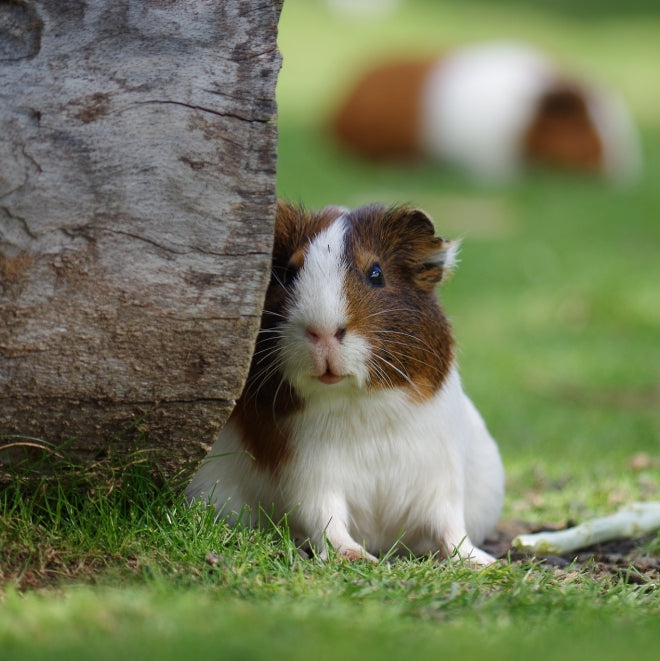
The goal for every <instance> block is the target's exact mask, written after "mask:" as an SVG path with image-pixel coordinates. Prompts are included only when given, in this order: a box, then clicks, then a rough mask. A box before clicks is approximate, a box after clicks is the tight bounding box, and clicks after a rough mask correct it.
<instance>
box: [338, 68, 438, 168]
mask: <svg viewBox="0 0 660 661" xmlns="http://www.w3.org/2000/svg"><path fill="white" fill-rule="evenodd" d="M436 61H437V58H435V57H433V58H426V59H418V60H409V61H397V62H388V63H384V64H381V65H379V66H377V67H375V68H373V69H371V70H370V71H368V72H367V73H366V74H365V75H364V76H363V77H362V78H361V79H360V80H358V82H357V84H356V85H355V87H354V88H353V89H352V91H351V92H350V93H349V95H348V97H347V98H346V100H345V101H344V103H343V104H342V106H341V107H340V109H339V111H338V112H337V114H336V116H335V118H334V121H333V129H334V132H335V134H336V135H337V137H338V138H339V140H340V142H341V143H343V144H344V145H345V146H347V147H349V148H350V149H352V150H353V151H356V152H358V153H359V154H361V155H362V156H365V157H367V158H371V159H374V160H388V159H392V160H411V159H415V158H418V157H419V156H420V144H419V124H420V115H421V97H422V89H423V86H424V81H425V79H426V76H427V74H428V72H429V69H430V68H431V67H432V66H433V65H434V64H435V63H436Z"/></svg>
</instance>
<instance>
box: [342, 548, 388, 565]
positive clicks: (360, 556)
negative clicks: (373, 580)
mask: <svg viewBox="0 0 660 661" xmlns="http://www.w3.org/2000/svg"><path fill="white" fill-rule="evenodd" d="M337 556H338V557H339V558H343V559H344V560H348V561H349V562H355V561H356V560H369V562H378V558H376V557H375V556H373V555H371V553H369V552H368V551H367V550H366V549H363V548H361V547H358V548H355V549H354V548H350V549H346V548H344V549H339V551H337Z"/></svg>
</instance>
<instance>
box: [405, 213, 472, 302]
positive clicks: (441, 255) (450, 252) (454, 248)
mask: <svg viewBox="0 0 660 661" xmlns="http://www.w3.org/2000/svg"><path fill="white" fill-rule="evenodd" d="M404 222H405V224H406V225H407V229H406V231H407V233H408V236H416V237H417V239H416V240H415V241H413V242H412V243H413V245H414V247H415V253H416V254H415V261H416V262H417V268H416V274H415V282H416V284H417V286H419V287H421V288H422V289H426V290H429V291H431V290H432V289H433V288H434V287H435V285H436V284H437V283H438V282H440V280H442V279H443V278H444V277H445V276H446V275H448V274H449V273H450V272H451V271H453V269H454V267H455V266H456V264H457V263H458V248H459V246H460V241H446V240H445V239H443V238H441V237H439V236H435V227H434V225H433V221H432V220H431V219H430V218H429V216H428V215H427V214H426V213H425V212H424V211H422V210H421V209H410V210H408V211H407V213H406V214H405V221H404Z"/></svg>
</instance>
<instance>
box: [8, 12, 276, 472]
mask: <svg viewBox="0 0 660 661" xmlns="http://www.w3.org/2000/svg"><path fill="white" fill-rule="evenodd" d="M280 8H281V2H280V0H223V1H222V2H218V1H216V0H142V1H141V2H138V1H137V0H124V1H121V0H85V1H83V0H43V1H41V2H39V1H34V2H32V1H30V0H0V435H5V436H4V439H3V438H0V461H3V460H4V461H7V460H8V459H11V457H12V456H13V455H12V452H11V451H9V450H7V449H5V450H2V449H1V446H2V445H3V443H4V444H5V445H6V444H7V443H8V440H7V438H8V435H14V434H17V435H22V436H31V437H38V438H40V439H43V440H45V441H47V442H49V443H54V444H59V443H61V442H63V441H65V440H67V439H70V438H72V437H75V440H74V441H73V443H72V444H71V446H70V449H71V450H74V451H77V452H79V453H82V454H84V455H87V456H97V455H98V454H100V453H101V454H102V453H105V452H107V450H108V447H109V446H111V445H112V444H115V445H116V444H117V443H119V444H120V447H125V444H127V443H132V442H133V441H132V440H131V438H132V436H133V434H132V433H129V432H125V431H124V432H123V433H122V431H123V430H126V429H127V428H129V427H131V425H133V424H134V422H135V420H136V419H137V418H140V424H139V425H138V427H139V428H140V430H142V431H146V438H147V442H148V446H149V447H153V448H160V449H162V450H163V451H164V452H163V454H165V455H166V456H169V457H170V459H171V462H170V465H171V466H172V467H173V466H176V465H177V464H179V463H180V461H181V460H182V459H190V458H194V457H197V456H201V454H202V453H203V447H204V445H205V444H206V443H209V442H211V441H212V440H213V437H214V436H215V434H216V433H217V431H218V430H219V428H220V427H221V426H222V424H223V423H224V421H225V420H226V418H227V416H228V415H229V412H230V411H231V407H232V406H233V403H234V400H235V399H236V398H237V397H238V395H239V394H240V391H241V388H242V385H243V381H244V378H245V375H246V373H247V368H248V364H249V360H250V355H251V352H252V348H253V343H254V338H255V334H256V331H257V329H258V325H259V317H260V311H261V305H262V303H263V295H264V292H265V288H266V284H267V278H268V270H269V262H270V250H271V241H272V232H273V222H274V203H275V160H276V127H275V124H274V122H273V120H274V118H275V114H276V107H275V82H276V78H277V73H278V71H279V66H280V57H279V54H278V51H277V47H276V36H277V20H278V17H279V10H280ZM113 439H114V440H113ZM118 439H120V440H118ZM16 441H17V439H15V438H12V439H11V442H12V443H15V442H16ZM121 444H124V445H121Z"/></svg>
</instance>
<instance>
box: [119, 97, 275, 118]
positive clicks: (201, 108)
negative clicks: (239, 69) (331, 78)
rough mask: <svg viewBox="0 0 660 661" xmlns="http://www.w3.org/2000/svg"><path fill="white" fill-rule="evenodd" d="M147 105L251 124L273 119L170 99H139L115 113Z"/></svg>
mask: <svg viewBox="0 0 660 661" xmlns="http://www.w3.org/2000/svg"><path fill="white" fill-rule="evenodd" d="M205 91H207V92H211V90H205ZM146 105H172V106H182V107H183V108H189V109H190V110H199V111H201V112H204V113H208V114H211V115H215V116H216V117H223V118H229V119H238V120H239V121H241V122H248V123H250V124H252V123H257V124H269V123H270V122H271V121H272V120H271V118H267V119H260V118H256V117H245V116H243V115H241V114H239V113H235V112H221V111H219V110H214V109H212V108H205V107H204V106H198V105H194V104H191V103H185V102H184V101H169V100H162V99H150V100H148V101H138V102H136V103H132V104H130V105H128V106H125V107H124V108H121V109H118V110H116V111H115V113H122V112H124V111H126V110H129V109H130V108H133V107H135V106H146ZM109 114H110V113H109Z"/></svg>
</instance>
